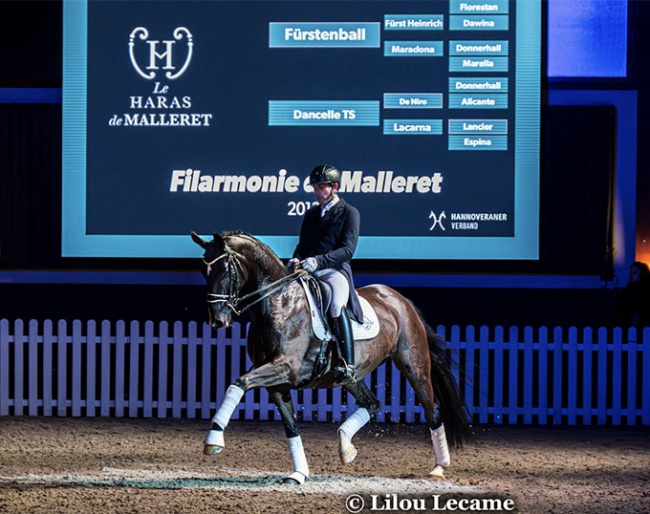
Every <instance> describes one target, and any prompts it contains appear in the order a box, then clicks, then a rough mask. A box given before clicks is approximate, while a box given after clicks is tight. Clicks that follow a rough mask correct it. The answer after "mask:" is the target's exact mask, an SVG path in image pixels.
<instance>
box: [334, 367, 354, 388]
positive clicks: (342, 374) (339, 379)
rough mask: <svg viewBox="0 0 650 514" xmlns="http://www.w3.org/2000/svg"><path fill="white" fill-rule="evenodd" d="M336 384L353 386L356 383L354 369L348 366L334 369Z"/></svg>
mask: <svg viewBox="0 0 650 514" xmlns="http://www.w3.org/2000/svg"><path fill="white" fill-rule="evenodd" d="M334 373H335V379H336V383H337V384H339V385H354V384H356V383H357V379H356V376H355V372H354V368H353V367H352V366H350V365H349V364H345V365H344V366H336V367H335V368H334Z"/></svg>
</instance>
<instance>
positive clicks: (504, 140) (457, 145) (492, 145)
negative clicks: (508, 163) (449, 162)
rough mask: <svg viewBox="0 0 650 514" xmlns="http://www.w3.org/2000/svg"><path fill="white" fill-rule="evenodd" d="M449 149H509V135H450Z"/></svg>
mask: <svg viewBox="0 0 650 514" xmlns="http://www.w3.org/2000/svg"><path fill="white" fill-rule="evenodd" d="M448 148H449V150H468V151H493V150H499V151H503V150H507V149H508V136H453V135H452V136H449V146H448Z"/></svg>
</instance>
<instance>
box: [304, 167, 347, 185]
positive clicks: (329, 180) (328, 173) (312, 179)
mask: <svg viewBox="0 0 650 514" xmlns="http://www.w3.org/2000/svg"><path fill="white" fill-rule="evenodd" d="M316 184H330V185H332V187H333V186H334V184H339V185H340V184H341V172H340V171H339V170H337V169H336V168H335V167H334V166H332V165H330V164H321V165H319V166H316V167H315V168H314V169H313V170H311V173H310V174H309V185H310V186H313V185H316Z"/></svg>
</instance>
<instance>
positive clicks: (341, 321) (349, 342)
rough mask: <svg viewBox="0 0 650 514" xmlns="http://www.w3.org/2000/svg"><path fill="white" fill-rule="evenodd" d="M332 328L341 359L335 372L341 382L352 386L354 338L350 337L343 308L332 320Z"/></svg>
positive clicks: (347, 318)
mask: <svg viewBox="0 0 650 514" xmlns="http://www.w3.org/2000/svg"><path fill="white" fill-rule="evenodd" d="M332 328H333V330H334V333H335V334H336V338H337V339H338V341H339V349H340V350H341V357H342V359H343V362H342V363H341V365H340V366H337V367H336V369H335V371H336V372H338V373H339V374H340V375H341V377H340V379H341V382H343V383H352V384H354V383H355V382H356V380H355V378H354V338H353V337H352V325H351V323H350V315H349V314H348V311H347V310H346V308H345V307H343V309H341V315H340V316H339V317H338V318H333V319H332Z"/></svg>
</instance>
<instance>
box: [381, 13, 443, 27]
mask: <svg viewBox="0 0 650 514" xmlns="http://www.w3.org/2000/svg"><path fill="white" fill-rule="evenodd" d="M444 28H445V22H444V16H443V15H442V14H386V15H384V30H442V29H444Z"/></svg>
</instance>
